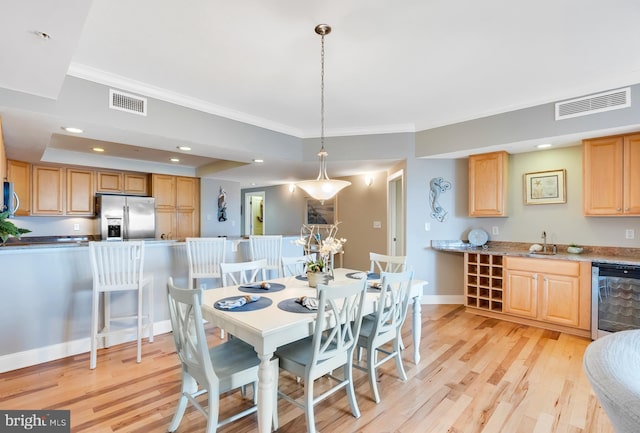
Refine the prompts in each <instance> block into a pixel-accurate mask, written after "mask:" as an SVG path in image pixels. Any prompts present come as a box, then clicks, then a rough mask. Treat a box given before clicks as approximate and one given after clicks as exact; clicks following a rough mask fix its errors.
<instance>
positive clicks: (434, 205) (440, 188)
mask: <svg viewBox="0 0 640 433" xmlns="http://www.w3.org/2000/svg"><path fill="white" fill-rule="evenodd" d="M429 189H430V190H429V204H430V205H431V218H433V219H436V220H438V221H440V222H443V221H444V220H446V219H447V211H446V210H444V208H443V207H442V206H440V203H438V198H439V197H440V194H442V193H444V192H447V191H449V190H450V189H451V182H449V181H446V180H444V179H443V178H441V177H434V178H433V179H431V181H429Z"/></svg>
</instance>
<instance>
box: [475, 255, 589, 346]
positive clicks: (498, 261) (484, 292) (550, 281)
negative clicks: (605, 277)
mask: <svg viewBox="0 0 640 433" xmlns="http://www.w3.org/2000/svg"><path fill="white" fill-rule="evenodd" d="M465 305H466V306H467V308H468V311H470V312H474V313H476V314H480V315H484V316H488V317H496V318H500V319H503V320H509V321H513V322H518V323H523V324H527V325H532V326H539V327H542V328H546V329H552V330H557V331H562V332H567V333H571V334H575V335H580V336H584V337H588V336H589V335H590V332H589V331H590V326H591V262H587V261H574V260H562V259H544V258H529V257H515V256H502V255H490V254H486V253H484V254H483V253H480V252H478V253H475V252H474V253H471V252H470V253H465Z"/></svg>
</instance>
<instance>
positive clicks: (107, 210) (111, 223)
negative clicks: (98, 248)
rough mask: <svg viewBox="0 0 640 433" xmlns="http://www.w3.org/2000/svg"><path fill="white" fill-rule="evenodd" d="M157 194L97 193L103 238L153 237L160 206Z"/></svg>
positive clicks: (105, 239) (108, 239)
mask: <svg viewBox="0 0 640 433" xmlns="http://www.w3.org/2000/svg"><path fill="white" fill-rule="evenodd" d="M155 207H156V206H155V199H154V198H153V197H139V196H131V195H106V194H105V195H97V196H96V212H97V214H98V217H99V218H100V235H101V237H102V240H103V241H111V240H125V239H151V238H154V237H155V235H156V209H155Z"/></svg>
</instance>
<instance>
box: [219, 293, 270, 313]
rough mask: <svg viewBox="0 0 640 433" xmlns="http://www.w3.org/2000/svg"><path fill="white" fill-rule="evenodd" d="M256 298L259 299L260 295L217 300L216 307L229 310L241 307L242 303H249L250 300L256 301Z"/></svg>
mask: <svg viewBox="0 0 640 433" xmlns="http://www.w3.org/2000/svg"><path fill="white" fill-rule="evenodd" d="M258 299H260V296H250V295H245V296H242V297H240V298H238V299H227V300H224V301H218V307H220V308H222V309H224V310H231V309H233V308H238V307H242V306H243V305H245V304H249V303H251V302H256V301H257V300H258Z"/></svg>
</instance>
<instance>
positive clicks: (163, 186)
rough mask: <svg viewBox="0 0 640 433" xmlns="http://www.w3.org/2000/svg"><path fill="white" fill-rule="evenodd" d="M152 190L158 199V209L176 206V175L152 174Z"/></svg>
mask: <svg viewBox="0 0 640 433" xmlns="http://www.w3.org/2000/svg"><path fill="white" fill-rule="evenodd" d="M151 190H152V194H153V197H154V198H155V199H156V209H163V208H164V209H174V210H175V208H176V177H175V176H170V175H166V174H152V175H151Z"/></svg>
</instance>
